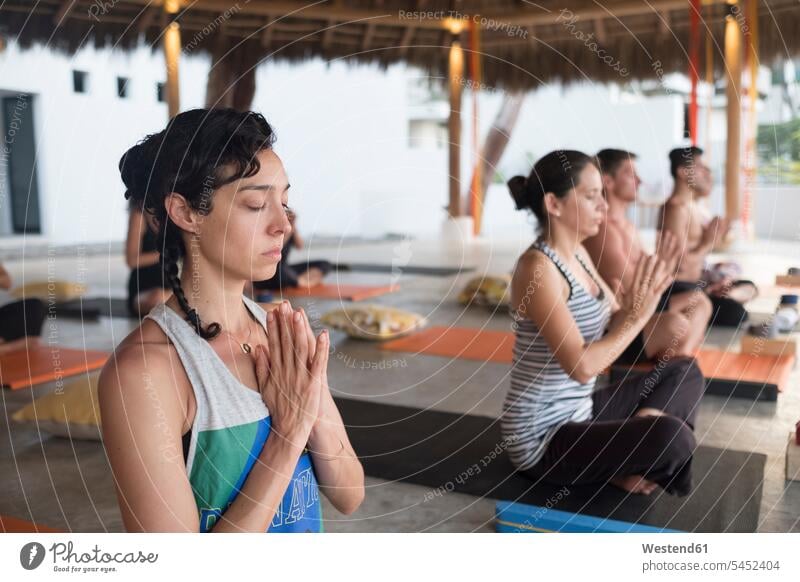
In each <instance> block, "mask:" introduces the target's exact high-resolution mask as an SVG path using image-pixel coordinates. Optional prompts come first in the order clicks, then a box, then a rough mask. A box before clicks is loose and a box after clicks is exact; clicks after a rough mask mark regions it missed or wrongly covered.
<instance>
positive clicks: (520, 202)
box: [507, 176, 531, 210]
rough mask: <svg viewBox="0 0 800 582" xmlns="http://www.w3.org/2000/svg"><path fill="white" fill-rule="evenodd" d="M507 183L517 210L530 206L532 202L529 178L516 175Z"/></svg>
mask: <svg viewBox="0 0 800 582" xmlns="http://www.w3.org/2000/svg"><path fill="white" fill-rule="evenodd" d="M507 184H508V189H509V190H510V191H511V198H513V199H514V204H515V205H516V207H517V210H522V209H524V208H530V207H531V202H530V199H529V197H528V179H527V178H526V177H525V176H514V177H513V178H511V179H510V180H509V181H508V182H507Z"/></svg>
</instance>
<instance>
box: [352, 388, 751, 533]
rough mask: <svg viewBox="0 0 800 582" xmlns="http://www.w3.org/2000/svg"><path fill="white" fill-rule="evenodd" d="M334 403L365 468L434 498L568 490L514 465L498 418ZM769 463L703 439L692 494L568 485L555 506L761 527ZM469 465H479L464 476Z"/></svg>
mask: <svg viewBox="0 0 800 582" xmlns="http://www.w3.org/2000/svg"><path fill="white" fill-rule="evenodd" d="M337 404H338V406H339V410H340V411H341V413H342V417H343V418H344V421H345V426H347V432H348V435H349V436H350V440H351V442H352V444H353V447H354V448H355V450H356V453H357V454H358V455H359V457H360V458H361V462H362V464H363V466H364V469H365V472H366V474H367V475H370V476H373V477H378V478H381V479H386V480H390V481H392V480H397V481H406V482H409V483H416V484H418V485H425V486H427V487H430V488H431V489H430V491H429V492H428V493H429V494H426V499H427V498H430V499H429V500H428V501H426V502H427V503H431V504H435V503H436V498H437V492H438V494H439V495H441V494H445V495H446V494H447V493H448V492H450V491H456V492H459V493H467V494H470V495H475V496H478V497H489V498H492V499H499V500H505V501H515V502H520V503H527V504H531V505H539V506H543V505H545V504H546V503H547V502H548V500H549V499H554V498H556V495H557V493H558V492H559V491H560V490H561V486H554V485H547V484H541V483H539V484H535V483H534V481H533V480H531V479H529V478H528V477H526V476H524V475H521V474H520V473H517V472H516V471H515V470H514V468H513V467H512V465H511V462H510V461H509V460H508V458H507V456H506V455H505V452H504V451H503V450H502V445H501V443H502V442H503V441H502V437H501V435H500V429H499V424H498V422H497V421H496V420H495V419H491V418H487V417H482V416H464V415H457V414H450V413H446V412H438V411H433V410H420V409H415V408H408V407H404V406H393V405H388V404H380V403H374V402H366V401H361V400H351V399H342V398H340V399H337ZM498 451H499V452H498ZM487 458H488V459H490V460H489V461H486V459H487ZM484 462H485V466H484ZM765 463H766V455H763V454H760V453H747V452H742V451H733V450H727V449H717V448H712V447H703V446H701V447H698V449H697V450H696V452H695V455H694V459H693V460H692V473H693V482H694V489H693V491H692V492H691V493H690V494H689V495H687V496H686V497H674V496H672V495H669V494H667V493H665V492H663V491H662V490H660V489H659V490H658V491H657V492H656V493H653V494H652V495H649V496H643V495H633V494H630V493H626V492H624V491H622V490H621V489H618V488H617V487H614V486H612V485H588V486H587V485H581V486H575V485H570V486H569V495H567V496H566V497H564V495H563V493H562V494H561V495H558V496H557V498H558V499H560V501H559V503H558V507H557V508H556V509H561V510H564V511H571V512H574V513H582V514H586V515H593V516H596V517H604V518H610V519H616V520H621V521H626V522H630V523H641V524H646V525H652V526H657V527H662V528H670V529H677V530H683V531H692V532H754V531H756V528H757V526H758V517H759V510H760V505H761V493H762V480H763V477H764V466H765ZM476 464H477V466H478V468H479V469H480V470H479V472H477V473H475V471H474V466H475V465H476ZM470 467H473V474H472V475H469V476H467V477H466V478H459V477H463V476H464V474H465V472H468V471H469V469H470Z"/></svg>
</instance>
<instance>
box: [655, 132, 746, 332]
mask: <svg viewBox="0 0 800 582" xmlns="http://www.w3.org/2000/svg"><path fill="white" fill-rule="evenodd" d="M669 159H670V172H671V173H672V177H673V178H674V180H675V186H674V189H673V191H672V195H671V196H670V197H669V199H668V200H667V201H666V202H665V203H664V206H663V207H662V208H661V215H660V218H659V223H660V224H659V229H660V230H661V232H662V233H672V235H673V236H674V237H675V239H676V240H677V242H678V245H677V246H678V249H677V252H678V257H679V259H680V260H679V262H678V270H677V274H676V277H675V279H676V283H675V284H674V285H673V287H672V292H673V293H675V292H678V291H680V290H685V289H691V288H696V287H697V286H698V284H699V285H701V286H702V288H703V289H704V290H705V292H706V293H707V294H708V295H709V297H711V302H712V305H713V312H714V318H713V320H712V321H713V323H715V324H717V325H730V326H737V325H739V323H740V322H742V321H744V320H745V319H747V311H746V310H745V309H744V307H743V306H742V303H745V302H747V301H749V300H750V299H752V298H753V296H754V295H755V294H756V293H757V289H756V287H755V285H754V284H753V283H752V282H751V281H744V280H742V281H737V280H734V279H733V278H731V277H728V276H725V275H724V274H723V270H722V269H718V270H717V271H716V272H715V271H714V270H711V271H709V270H707V269H706V263H705V261H706V256H707V255H708V254H709V253H710V252H712V251H713V250H714V248H715V247H716V245H717V243H718V242H720V241H722V240H723V239H724V238H725V235H726V234H727V233H728V230H729V228H730V224H729V222H728V221H727V220H726V219H724V218H721V217H719V216H717V217H714V218H711V216H710V214H709V212H708V210H707V209H706V207H705V206H704V205H703V204H702V202H701V201H702V200H703V199H705V198H708V196H709V195H710V193H711V188H712V186H713V180H712V176H711V168H710V167H709V166H708V165H707V164H706V162H705V159H704V158H703V150H702V149H700V148H698V147H695V146H687V147H683V148H676V149H674V150H672V151H671V152H670V153H669Z"/></svg>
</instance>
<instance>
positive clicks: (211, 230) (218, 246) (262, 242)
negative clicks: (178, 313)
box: [187, 150, 292, 281]
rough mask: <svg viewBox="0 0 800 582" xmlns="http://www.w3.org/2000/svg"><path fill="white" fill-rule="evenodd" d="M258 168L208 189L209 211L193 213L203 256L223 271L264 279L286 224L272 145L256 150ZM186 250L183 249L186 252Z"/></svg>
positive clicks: (285, 186)
mask: <svg viewBox="0 0 800 582" xmlns="http://www.w3.org/2000/svg"><path fill="white" fill-rule="evenodd" d="M258 160H259V162H260V163H261V168H260V169H259V171H258V173H257V174H255V175H253V176H250V177H248V178H242V179H240V180H236V181H234V182H232V183H230V184H226V185H225V186H222V187H220V188H218V189H217V190H216V191H214V192H213V205H212V210H211V212H210V213H209V214H208V215H206V216H200V217H199V221H200V224H199V233H200V236H199V237H198V238H199V241H198V243H197V244H198V245H199V247H200V252H201V253H202V256H203V257H204V258H205V260H206V261H208V262H210V263H212V264H213V265H215V266H218V267H221V268H222V270H223V272H225V273H226V275H227V276H230V277H235V278H237V279H244V280H252V281H263V280H265V279H270V278H271V277H272V276H273V275H274V274H275V271H276V270H277V266H278V262H279V261H280V260H281V248H282V247H283V241H284V240H285V239H286V238H288V237H289V235H290V233H291V230H292V226H291V224H290V223H289V220H288V218H287V215H286V210H287V204H288V202H289V200H288V196H289V181H288V178H287V177H286V172H285V171H284V169H283V164H282V163H281V160H280V158H278V156H277V155H276V154H275V152H273V151H272V150H262V151H261V152H260V153H259V154H258ZM191 252H192V249H187V253H191Z"/></svg>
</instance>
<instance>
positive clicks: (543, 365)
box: [501, 150, 704, 495]
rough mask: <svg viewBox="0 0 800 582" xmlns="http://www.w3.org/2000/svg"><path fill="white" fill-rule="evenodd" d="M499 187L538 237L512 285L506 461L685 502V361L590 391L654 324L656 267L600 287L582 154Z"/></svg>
mask: <svg viewBox="0 0 800 582" xmlns="http://www.w3.org/2000/svg"><path fill="white" fill-rule="evenodd" d="M508 186H509V189H510V191H511V195H512V197H513V199H514V201H515V203H516V206H517V208H518V209H526V210H530V211H532V212H533V214H534V215H535V216H536V218H537V221H538V224H539V227H540V234H539V237H538V238H537V239H536V241H535V242H534V243H533V244H532V245H531V247H530V248H529V249H527V250H526V251H525V252H524V253H523V254H522V256H521V257H520V258H519V260H518V261H517V264H516V267H515V271H514V277H513V280H512V286H511V312H512V315H513V317H514V329H515V332H516V340H515V344H514V356H513V366H512V370H511V386H510V388H509V391H508V393H507V395H506V399H505V403H504V405H503V414H502V418H501V426H502V430H503V435H504V439H505V441H506V443H508V452H509V455H510V457H511V460H512V462H513V463H514V465H515V466H516V467H517V469H518V470H520V471H522V472H524V473H525V474H527V475H529V476H530V477H532V478H534V479H536V480H542V481H545V482H549V483H556V484H576V485H577V484H584V483H605V482H612V483H614V484H615V485H617V486H619V487H622V488H623V489H625V490H627V491H631V492H634V493H643V494H649V493H651V492H652V491H653V490H654V489H655V488H656V487H657V486H661V487H663V488H664V489H665V490H666V491H668V492H669V493H673V494H677V495H686V494H687V493H688V492H689V491H690V490H691V472H690V465H691V459H692V453H693V450H694V447H695V439H694V433H693V430H694V419H695V414H696V409H697V404H698V401H699V399H700V396H701V395H702V393H703V387H704V381H703V376H702V374H701V373H700V371H699V369H698V367H697V365H696V364H695V362H694V360H693V359H689V358H675V359H672V360H665V361H663V362H660V363H659V364H660V365H659V366H658V367H657V368H656V370H654V371H653V372H651V373H648V374H643V375H641V376H639V377H636V378H631V379H626V380H624V381H622V382H620V383H618V384H614V385H611V386H608V387H606V388H604V389H601V390H597V391H595V390H594V388H595V382H596V378H597V375H598V374H600V372H602V371H603V370H604V369H606V368H607V366H609V365H610V364H611V363H612V362H614V361H615V360H616V359H617V358H618V357H619V356H620V354H622V352H623V351H624V350H625V348H626V347H627V346H628V344H630V343H631V341H633V339H634V338H635V337H636V335H637V334H638V333H639V331H641V329H642V327H644V325H645V323H646V322H647V321H648V319H649V318H650V317H651V316H652V314H653V313H654V311H655V309H656V306H657V305H658V302H659V298H660V296H661V293H662V292H663V291H664V289H666V287H667V285H668V284H669V282H670V277H669V273H668V272H667V270H666V268H665V266H664V264H663V261H661V260H660V259H659V258H658V257H655V256H643V257H642V259H641V261H640V262H639V263H638V264H637V265H636V266H635V276H634V279H633V283H632V285H631V288H630V289H628V290H627V292H626V293H625V294H622V293H618V294H615V292H613V291H612V290H611V289H610V288H609V287H608V285H607V284H606V282H604V281H603V280H602V278H601V277H600V276H599V274H598V273H597V270H596V269H595V266H594V264H593V263H592V261H591V259H590V258H589V255H588V253H587V252H586V250H585V249H584V248H583V246H582V242H583V241H584V240H585V239H586V238H588V237H590V236H592V235H594V234H597V231H598V229H599V226H600V223H601V221H602V220H603V218H604V214H605V212H606V209H607V204H606V201H605V198H604V197H603V192H602V181H601V178H600V172H599V171H598V169H597V166H596V164H595V161H594V160H593V159H592V158H590V157H589V156H587V155H586V154H583V153H581V152H577V151H572V150H558V151H554V152H551V153H549V154H547V155H546V156H544V157H543V158H542V159H540V160H539V161H537V162H536V164H535V165H534V167H533V169H532V171H531V173H530V176H528V177H527V178H525V177H524V176H515V177H514V178H512V179H511V180H509V181H508Z"/></svg>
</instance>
